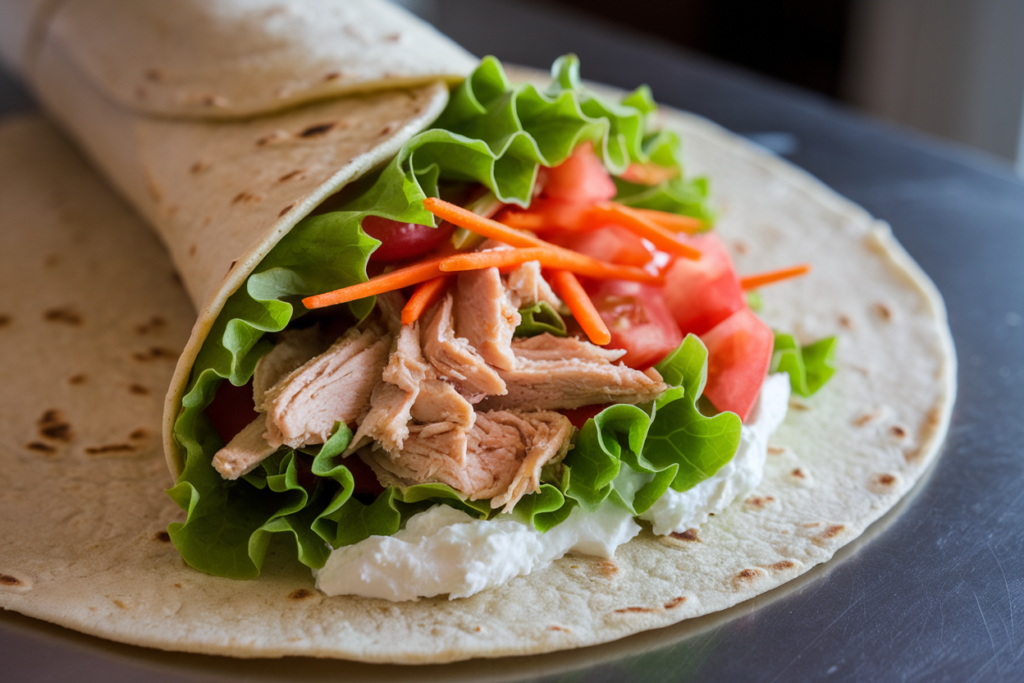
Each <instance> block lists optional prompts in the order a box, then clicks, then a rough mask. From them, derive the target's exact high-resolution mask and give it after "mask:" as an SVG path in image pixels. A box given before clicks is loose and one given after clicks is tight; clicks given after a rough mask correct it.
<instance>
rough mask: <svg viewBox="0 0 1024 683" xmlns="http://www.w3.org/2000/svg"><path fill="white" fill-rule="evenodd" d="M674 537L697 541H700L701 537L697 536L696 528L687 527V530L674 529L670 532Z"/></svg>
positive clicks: (680, 539) (679, 539) (681, 539)
mask: <svg viewBox="0 0 1024 683" xmlns="http://www.w3.org/2000/svg"><path fill="white" fill-rule="evenodd" d="M669 536H671V537H672V538H674V539H676V540H678V541H697V542H698V543H699V542H700V538H698V537H697V530H696V529H687V530H686V531H673V532H672V533H671V534H669Z"/></svg>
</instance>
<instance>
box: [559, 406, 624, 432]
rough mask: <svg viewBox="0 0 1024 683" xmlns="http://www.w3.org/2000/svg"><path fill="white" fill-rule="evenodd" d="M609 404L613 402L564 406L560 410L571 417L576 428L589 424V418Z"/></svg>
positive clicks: (570, 419)
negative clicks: (574, 406)
mask: <svg viewBox="0 0 1024 683" xmlns="http://www.w3.org/2000/svg"><path fill="white" fill-rule="evenodd" d="M609 405H611V404H610V403H595V404H594V405H590V406H582V407H580V408H563V409H562V410H559V411H558V412H560V413H561V414H562V415H565V416H566V417H567V418H569V422H571V423H572V426H573V427H575V428H576V429H583V425H585V424H587V420H589V419H590V418H592V417H594V416H595V415H597V414H598V413H600V412H601V411H602V410H604V409H605V408H607V407H608V406H609Z"/></svg>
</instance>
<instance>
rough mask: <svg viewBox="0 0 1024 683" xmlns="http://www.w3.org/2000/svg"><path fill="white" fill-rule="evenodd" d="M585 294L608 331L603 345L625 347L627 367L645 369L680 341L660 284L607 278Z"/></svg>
mask: <svg viewBox="0 0 1024 683" xmlns="http://www.w3.org/2000/svg"><path fill="white" fill-rule="evenodd" d="M588 293H589V294H590V298H591V300H592V301H593V302H594V306H596V307H597V310H598V312H599V313H600V314H601V319H602V320H604V323H605V325H607V326H608V331H609V332H610V333H611V336H612V338H611V341H610V342H608V344H607V345H606V346H607V347H608V348H611V349H625V350H626V355H625V356H623V357H622V362H623V363H625V364H626V365H628V366H629V367H631V368H636V369H637V370H646V369H647V368H649V367H651V366H652V365H654V364H655V363H657V362H658V361H660V360H661V359H662V358H664V357H665V356H667V355H668V354H669V353H670V352H671V351H672V350H673V349H675V348H676V347H677V346H679V344H680V343H681V342H682V341H683V335H682V333H681V332H680V331H679V327H678V326H677V325H676V324H675V321H674V320H672V315H671V314H670V313H669V311H668V308H667V307H666V306H665V301H664V299H663V298H662V291H661V288H660V287H652V286H650V285H642V284H640V283H639V282H626V281H623V280H606V281H604V282H595V283H593V284H592V286H591V288H590V290H589V292H588Z"/></svg>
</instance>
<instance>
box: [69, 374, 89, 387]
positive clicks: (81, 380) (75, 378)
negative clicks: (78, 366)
mask: <svg viewBox="0 0 1024 683" xmlns="http://www.w3.org/2000/svg"><path fill="white" fill-rule="evenodd" d="M87 379H89V378H88V377H87V376H86V375H84V374H83V373H78V374H77V375H72V376H71V377H68V384H72V385H74V386H78V385H79V384H85V381H86V380H87Z"/></svg>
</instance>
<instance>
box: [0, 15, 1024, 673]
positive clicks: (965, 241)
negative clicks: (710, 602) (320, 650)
mask: <svg viewBox="0 0 1024 683" xmlns="http://www.w3.org/2000/svg"><path fill="white" fill-rule="evenodd" d="M433 19H434V20H435V22H436V23H437V25H438V26H439V28H440V29H441V30H442V31H444V32H445V33H447V34H448V35H450V36H451V37H452V38H454V39H455V40H456V41H458V42H460V43H461V44H462V45H464V46H465V47H466V48H467V49H469V50H470V51H472V52H474V53H476V54H480V55H483V54H494V55H496V56H497V57H499V58H500V59H502V60H505V61H508V62H514V63H519V64H524V65H527V66H534V67H538V68H546V67H547V66H548V65H550V63H551V61H552V60H553V59H554V58H555V57H556V56H558V55H559V54H562V53H564V52H568V51H573V52H576V53H577V54H578V55H579V56H580V58H581V60H582V65H583V75H584V77H585V78H588V79H590V80H594V81H598V82H602V83H607V84H610V85H615V86H619V87H624V88H631V87H635V86H636V85H639V84H640V83H647V84H648V85H650V86H651V88H652V90H653V91H654V95H655V97H656V99H657V100H658V101H659V102H662V103H665V104H668V105H671V106H674V107H678V108H680V109H686V110H690V111H693V112H696V113H698V114H701V115H703V116H706V117H708V118H710V119H712V120H714V121H716V122H717V123H719V124H721V125H723V126H725V127H726V128H728V129H730V130H732V131H735V132H737V133H740V134H744V135H748V136H751V137H753V138H754V139H756V140H759V141H761V142H762V143H764V144H766V145H768V146H770V147H775V148H776V149H777V151H779V152H780V153H782V154H783V156H785V158H787V159H788V160H789V161H791V162H792V163H794V164H796V165H798V166H800V167H802V168H804V169H806V170H808V171H810V172H811V173H813V174H814V175H816V176H817V177H818V178H820V179H821V180H823V181H824V182H825V183H826V184H828V185H830V186H831V187H833V188H834V189H835V190H836V191H838V192H839V193H840V194H843V195H845V196H847V197H849V198H850V199H852V200H853V201H855V202H857V203H859V204H861V205H863V206H864V207H865V208H866V209H867V210H868V211H870V212H871V213H872V214H874V215H875V216H877V217H879V218H883V219H885V220H887V221H889V222H890V223H891V224H892V226H893V231H894V233H895V234H896V236H897V238H898V239H899V240H900V241H901V242H902V243H903V245H904V246H905V247H906V248H907V250H908V251H909V252H910V254H911V255H912V256H913V257H914V258H915V259H916V260H917V261H918V263H920V264H921V266H922V267H923V268H924V270H925V271H927V272H928V274H929V275H930V276H931V277H932V279H933V280H934V281H935V283H936V284H937V285H938V288H939V289H940V291H941V292H942V294H943V296H944V297H945V300H946V305H947V307H948V311H949V320H950V325H951V328H952V331H953V336H954V339H955V341H956V345H957V355H958V358H959V363H960V369H959V390H958V396H957V405H956V408H955V411H954V414H953V423H952V426H951V429H950V433H949V437H948V439H947V442H946V445H945V447H944V449H943V452H942V454H941V456H940V459H939V461H938V463H937V464H936V466H935V467H934V468H933V470H932V472H931V473H930V475H929V476H927V477H926V478H925V480H924V481H923V482H922V483H921V484H920V485H919V486H918V487H917V489H916V491H915V493H914V494H913V495H912V496H910V497H909V498H908V499H907V500H905V501H904V502H903V503H901V505H900V506H898V508H897V509H896V510H895V511H894V512H893V513H890V514H888V515H886V516H885V517H884V518H883V519H882V520H880V521H879V522H878V523H876V524H875V525H874V526H873V527H871V528H870V529H869V530H868V532H867V533H866V534H865V535H864V536H863V537H862V538H861V539H858V540H857V541H855V542H854V543H853V544H851V545H850V546H848V547H847V548H844V549H843V550H842V551H840V552H839V553H838V554H837V556H836V557H835V558H834V559H833V560H832V561H830V562H828V563H826V564H825V565H823V566H820V567H817V568H815V569H814V570H812V571H811V572H809V573H808V574H807V575H805V576H804V577H802V578H800V579H798V580H797V581H794V582H792V583H791V584H788V585H787V586H785V587H783V588H781V589H779V590H777V591H773V592H771V593H769V594H767V595H764V596H761V597H759V598H757V599H755V600H753V601H750V602H748V603H744V604H742V605H740V606H738V607H736V608H734V609H732V610H728V611H726V612H723V613H719V614H715V615H709V616H707V617H703V618H701V619H696V620H692V621H690V622H686V623H684V624H681V625H679V626H675V627H670V628H667V629H661V630H659V631H654V632H650V633H646V634H639V635H637V636H633V637H631V638H627V639H625V640H622V641H619V642H617V643H612V644H609V645H603V646H597V647H593V648H586V649H583V650H577V651H572V652H567V653H554V654H551V655H542V656H535V657H526V658H517V659H504V660H494V661H477V662H464V663H459V664H453V665H445V666H434V667H393V666H386V667H381V666H370V665H362V664H353V663H349V662H337V661H318V660H304V659H298V660H297V659H288V660H281V661H270V662H265V661H236V660H229V659H226V658H217V657H205V656H199V655H180V654H173V653H163V652H156V651H151V650H145V649H143V648H137V647H130V646H124V645H119V644H115V643H108V642H105V641H102V640H99V639H96V638H91V637H88V636H83V635H80V634H77V633H74V632H71V631H67V630H65V629H61V628H58V627H54V626H50V625H48V624H44V623H42V622H39V621H36V620H33V619H29V618H26V617H22V616H20V615H16V614H10V613H0V662H2V663H3V664H2V665H0V679H3V680H50V681H62V680H69V681H70V680H74V681H76V682H78V683H81V682H84V681H91V680H97V681H98V680H102V681H105V682H115V681H128V680H138V679H144V680H147V681H191V680H224V679H230V680H277V679H289V678H291V679H295V678H300V679H313V680H327V679H338V678H342V679H345V680H355V679H374V680H381V679H385V680H418V679H430V680H437V679H445V680H453V679H454V680H463V679H467V680H479V679H482V678H488V679H492V680H521V679H539V680H546V681H547V680H550V681H556V680H572V681H578V680H588V681H605V680H607V681H625V680H636V681H689V680H746V681H784V680H806V679H810V680H819V679H827V680H829V681H846V680H869V681H897V680H899V681H973V680H979V681H1019V680H1024V612H1022V610H1024V446H1022V444H1024V269H1022V268H1021V265H1020V261H1021V258H1020V257H1021V256H1022V255H1024V183H1022V182H1021V180H1020V179H1018V178H1017V177H1016V176H1014V175H1013V173H1012V172H1011V170H1010V169H1009V168H1008V167H1005V166H1003V165H1001V164H999V163H998V162H996V161H994V160H991V159H989V158H987V157H984V156H982V155H980V154H975V153H973V152H970V151H968V150H964V149H959V148H955V147H952V146H950V145H946V144H942V143H938V142H936V141H932V140H929V139H926V138H923V137H920V136H916V135H913V134H911V133H908V132H906V131H901V130H897V129H895V128H890V127H886V126H883V125H880V124H878V123H874V122H871V121H868V120H866V119H864V118H861V117H859V116H857V115H855V114H853V113H851V112H850V110H848V109H845V108H843V107H841V106H839V105H837V104H834V103H832V102H830V101H828V100H826V99H824V98H820V97H817V96H814V95H810V94H807V93H805V92H803V91H799V90H795V89H791V88H787V87H783V86H780V85H777V84H774V83H771V82H768V81H765V80H762V79H760V78H758V77H756V76H753V75H750V74H747V73H745V72H740V71H736V70H733V69H731V68H728V67H724V66H722V65H720V64H717V63H714V62H711V61H708V60H706V59H703V58H701V57H697V56H694V55H688V54H686V53H683V52H680V51H678V50H676V49H674V48H671V47H668V46H666V45H664V44H662V43H659V42H657V41H655V40H653V39H647V38H644V37H643V36H639V35H636V34H623V33H621V32H619V31H618V30H616V29H615V28H614V27H611V26H609V25H606V24H600V23H596V22H592V21H585V20H581V19H579V18H578V17H575V16H574V15H572V14H567V13H562V12H557V11H553V10H552V9H550V8H544V7H541V6H537V5H531V4H528V3H521V2H517V3H512V2H481V1H480V0H474V1H471V0H437V2H436V3H434V14H433ZM654 20H657V18H656V17H652V21H654ZM32 107H33V105H32V103H31V99H30V98H28V97H27V96H26V95H25V94H24V92H23V91H22V90H20V89H19V88H18V87H17V86H16V85H15V84H13V83H12V82H11V81H10V79H9V78H8V77H6V76H4V75H2V74H0V115H6V114H9V113H12V112H14V111H23V110H26V109H31V108H32ZM1017 622H1020V623H1021V635H1020V636H1018V635H1017V634H1016V624H1017ZM8 676H11V678H8Z"/></svg>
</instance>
